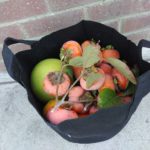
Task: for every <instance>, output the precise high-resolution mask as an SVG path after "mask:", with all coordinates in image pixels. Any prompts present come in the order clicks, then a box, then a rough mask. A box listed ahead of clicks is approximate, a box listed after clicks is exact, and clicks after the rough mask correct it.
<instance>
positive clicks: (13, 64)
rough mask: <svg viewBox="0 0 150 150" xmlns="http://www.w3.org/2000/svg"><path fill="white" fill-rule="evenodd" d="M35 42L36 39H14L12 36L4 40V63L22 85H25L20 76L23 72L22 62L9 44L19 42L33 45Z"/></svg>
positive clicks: (10, 73)
mask: <svg viewBox="0 0 150 150" xmlns="http://www.w3.org/2000/svg"><path fill="white" fill-rule="evenodd" d="M35 42H36V41H28V40H20V39H14V38H10V37H8V38H6V39H5V40H4V44H3V50H2V56H3V60H4V64H5V66H6V69H7V71H8V73H9V75H10V76H11V77H12V78H13V79H14V80H16V81H18V82H19V83H20V84H21V85H23V83H22V81H21V77H20V73H21V68H20V63H19V62H18V59H17V58H16V56H15V55H14V54H13V52H12V51H11V49H10V48H9V47H8V46H10V45H12V44H17V43H23V44H27V45H30V46H31V45H32V44H33V43H35Z"/></svg>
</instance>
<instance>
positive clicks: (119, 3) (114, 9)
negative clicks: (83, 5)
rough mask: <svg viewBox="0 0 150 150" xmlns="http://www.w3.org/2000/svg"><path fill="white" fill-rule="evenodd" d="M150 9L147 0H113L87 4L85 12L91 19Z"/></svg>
mask: <svg viewBox="0 0 150 150" xmlns="http://www.w3.org/2000/svg"><path fill="white" fill-rule="evenodd" d="M148 10H150V1H149V0H113V1H106V2H103V3H100V4H97V5H95V6H89V7H88V8H87V13H88V15H89V18H90V19H92V20H95V21H97V20H108V19H113V18H117V17H120V16H124V15H128V14H134V13H139V12H143V11H148Z"/></svg>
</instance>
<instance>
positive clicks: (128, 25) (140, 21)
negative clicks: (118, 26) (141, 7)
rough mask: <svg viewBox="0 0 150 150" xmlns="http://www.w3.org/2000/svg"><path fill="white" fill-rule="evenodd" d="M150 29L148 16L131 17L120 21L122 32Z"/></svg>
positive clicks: (149, 15)
mask: <svg viewBox="0 0 150 150" xmlns="http://www.w3.org/2000/svg"><path fill="white" fill-rule="evenodd" d="M147 27H150V14H147V15H142V16H136V17H131V18H128V19H125V20H123V21H122V32H130V31H135V30H138V29H142V28H147Z"/></svg>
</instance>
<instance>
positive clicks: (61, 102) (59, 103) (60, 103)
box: [52, 70, 84, 112]
mask: <svg viewBox="0 0 150 150" xmlns="http://www.w3.org/2000/svg"><path fill="white" fill-rule="evenodd" d="M83 74H84V70H83V71H82V72H81V74H80V76H79V77H78V78H77V79H76V80H75V81H74V82H73V84H72V85H71V86H70V88H69V89H68V90H67V92H66V94H65V95H64V96H63V98H62V99H61V101H59V102H57V103H56V105H55V107H54V108H53V109H52V112H54V111H55V110H56V109H57V108H59V107H60V106H61V105H62V104H63V103H64V101H65V98H66V97H67V95H68V94H69V92H70V90H71V89H72V88H73V87H74V86H75V85H76V83H77V82H78V81H79V80H80V78H81V77H82V76H83Z"/></svg>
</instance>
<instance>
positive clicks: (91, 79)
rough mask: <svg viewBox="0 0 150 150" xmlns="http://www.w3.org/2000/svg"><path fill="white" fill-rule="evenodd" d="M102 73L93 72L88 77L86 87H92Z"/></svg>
mask: <svg viewBox="0 0 150 150" xmlns="http://www.w3.org/2000/svg"><path fill="white" fill-rule="evenodd" d="M101 77H102V75H101V74H100V73H95V72H91V73H90V74H89V75H88V76H87V78H86V87H87V88H90V87H91V86H92V85H93V84H94V83H95V82H96V81H98V80H99V79H100V78H101Z"/></svg>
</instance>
